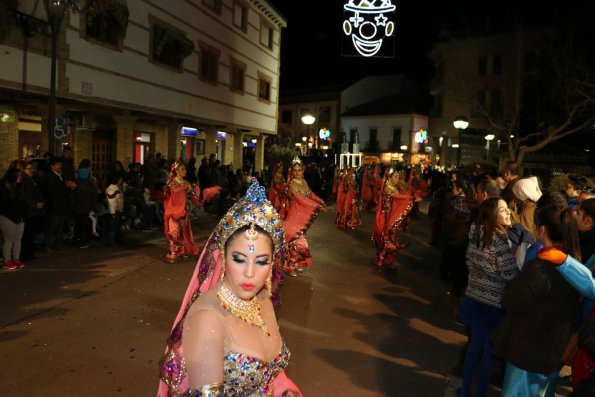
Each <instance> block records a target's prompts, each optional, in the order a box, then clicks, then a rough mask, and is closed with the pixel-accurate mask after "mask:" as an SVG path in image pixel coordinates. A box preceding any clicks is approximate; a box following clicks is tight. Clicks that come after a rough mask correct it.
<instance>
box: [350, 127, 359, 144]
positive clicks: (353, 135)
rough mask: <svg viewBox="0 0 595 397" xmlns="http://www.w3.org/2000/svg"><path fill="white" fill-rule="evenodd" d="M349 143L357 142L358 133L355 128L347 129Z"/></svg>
mask: <svg viewBox="0 0 595 397" xmlns="http://www.w3.org/2000/svg"><path fill="white" fill-rule="evenodd" d="M349 143H359V134H358V133H357V128H352V129H351V130H349Z"/></svg>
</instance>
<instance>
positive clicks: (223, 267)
mask: <svg viewBox="0 0 595 397" xmlns="http://www.w3.org/2000/svg"><path fill="white" fill-rule="evenodd" d="M221 255H222V258H223V260H222V263H221V277H220V278H219V281H221V282H223V279H224V278H225V251H224V250H221Z"/></svg>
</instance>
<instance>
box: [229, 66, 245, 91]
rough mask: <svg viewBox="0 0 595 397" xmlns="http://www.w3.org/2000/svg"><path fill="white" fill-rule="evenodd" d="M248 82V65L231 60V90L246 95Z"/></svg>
mask: <svg viewBox="0 0 595 397" xmlns="http://www.w3.org/2000/svg"><path fill="white" fill-rule="evenodd" d="M245 80H246V64H245V63H242V62H240V61H237V60H235V59H233V58H232V59H231V79H230V81H231V89H232V91H236V92H240V93H244V91H245V88H244V87H245Z"/></svg>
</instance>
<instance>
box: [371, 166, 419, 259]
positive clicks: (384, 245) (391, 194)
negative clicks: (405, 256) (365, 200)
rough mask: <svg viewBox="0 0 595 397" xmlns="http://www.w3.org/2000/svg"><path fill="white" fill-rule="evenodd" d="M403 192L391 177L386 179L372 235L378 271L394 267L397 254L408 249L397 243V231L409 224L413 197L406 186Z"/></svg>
mask: <svg viewBox="0 0 595 397" xmlns="http://www.w3.org/2000/svg"><path fill="white" fill-rule="evenodd" d="M395 172H396V171H395ZM401 191H402V192H403V193H401V192H400V191H399V188H398V187H397V186H395V185H394V184H393V182H391V179H390V177H388V178H385V182H384V183H383V189H382V196H381V200H380V202H379V204H378V208H377V210H376V223H375V224H374V232H373V235H372V240H373V242H374V245H375V246H376V260H375V263H376V266H377V268H378V269H382V268H383V267H393V260H394V258H395V255H396V253H397V252H398V251H400V250H401V249H403V248H405V247H406V245H405V244H401V243H399V242H398V241H397V231H398V230H403V229H405V228H406V227H407V225H408V224H409V214H410V213H411V210H412V208H413V196H411V195H410V194H409V193H408V192H407V188H406V186H403V187H402V188H401Z"/></svg>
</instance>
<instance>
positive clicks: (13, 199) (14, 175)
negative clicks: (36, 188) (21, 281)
mask: <svg viewBox="0 0 595 397" xmlns="http://www.w3.org/2000/svg"><path fill="white" fill-rule="evenodd" d="M20 181H21V172H20V171H19V170H18V168H10V169H9V170H8V171H6V175H5V176H4V178H3V179H2V181H1V182H0V230H2V235H3V237H4V243H3V245H2V254H3V257H4V268H5V269H8V270H14V269H17V268H21V267H24V266H25V264H24V263H23V262H21V259H20V255H21V238H22V236H23V230H24V228H25V224H24V222H23V215H24V203H23V201H22V200H21V198H20V195H19V184H20Z"/></svg>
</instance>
